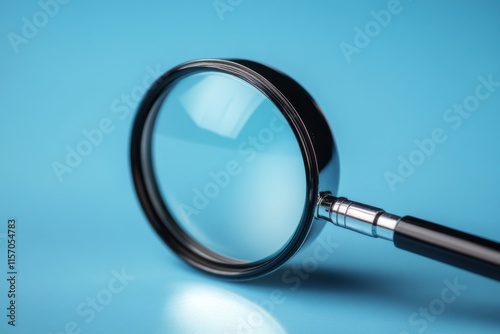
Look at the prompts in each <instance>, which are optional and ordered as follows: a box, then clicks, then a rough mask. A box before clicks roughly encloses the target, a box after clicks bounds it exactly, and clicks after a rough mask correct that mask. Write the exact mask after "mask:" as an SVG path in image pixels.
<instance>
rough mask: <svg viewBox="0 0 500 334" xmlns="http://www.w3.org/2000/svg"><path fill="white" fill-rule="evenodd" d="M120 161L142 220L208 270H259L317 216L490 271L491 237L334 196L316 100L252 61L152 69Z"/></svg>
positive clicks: (496, 263)
mask: <svg viewBox="0 0 500 334" xmlns="http://www.w3.org/2000/svg"><path fill="white" fill-rule="evenodd" d="M131 166H132V174H133V179H134V184H135V188H136V191H137V195H138V198H139V201H140V203H141V205H142V208H143V210H144V212H145V214H146V216H147V217H148V219H149V221H150V223H151V225H152V226H153V228H154V229H155V230H156V232H157V233H158V234H159V235H160V236H161V238H162V239H163V240H164V241H165V242H166V243H167V245H168V246H169V247H170V248H171V249H172V250H173V251H175V252H176V253H177V254H178V255H179V256H181V257H182V258H183V259H184V260H186V261H187V262H188V263H190V264H191V265H193V266H195V267H196V268H199V269H202V270H204V271H206V272H209V273H211V274H215V275H218V276H223V277H227V278H232V279H250V278H255V277H259V276H262V275H265V274H268V273H270V272H272V271H274V270H276V269H277V268H279V267H280V266H281V265H283V264H284V263H285V262H286V261H287V260H288V259H290V257H292V256H293V255H294V254H295V253H296V252H297V251H298V250H299V249H300V248H301V247H302V246H303V245H304V244H305V243H309V242H311V241H312V240H313V239H314V237H315V236H317V235H318V234H319V232H320V231H321V229H322V228H323V227H324V225H326V224H327V223H328V222H329V223H332V224H334V225H336V226H339V227H343V228H346V229H349V230H352V231H355V232H359V233H362V234H365V235H367V236H370V237H374V238H381V239H385V240H387V241H390V242H393V243H394V245H395V246H396V247H397V248H401V249H404V250H407V251H410V252H413V253H418V254H420V255H423V256H426V257H429V258H432V259H435V260H438V261H441V262H444V263H447V264H450V265H454V266H457V267H460V268H462V269H465V270H469V271H471V272H475V273H477V274H480V275H483V276H486V277H489V278H492V279H495V280H500V244H499V243H496V242H494V241H491V240H487V239H483V238H480V237H477V236H473V235H470V234H467V233H464V232H460V231H457V230H454V229H451V228H447V227H444V226H441V225H437V224H434V223H431V222H428V221H425V220H422V219H418V218H414V217H409V216H405V217H400V216H397V215H393V214H390V213H387V212H385V211H384V210H382V209H379V208H376V207H373V206H369V205H366V204H362V203H357V202H354V201H351V200H348V199H347V198H344V197H340V196H337V195H336V192H337V187H338V181H339V164H338V155H337V151H336V148H335V144H334V139H333V136H332V134H331V131H330V128H329V126H328V124H327V121H326V119H325V118H324V116H323V114H322V112H321V110H320V109H319V107H318V106H317V105H316V103H315V102H314V100H313V99H312V98H311V96H310V95H309V94H308V93H307V92H306V91H305V90H304V89H303V88H302V87H301V86H300V85H299V84H298V83H296V82H295V81H294V80H293V79H291V78H290V77H288V76H286V75H285V74H283V73H281V72H279V71H276V70H274V69H272V68H270V67H268V66H265V65H262V64H260V63H256V62H253V61H248V60H240V59H232V60H222V59H203V60H196V61H191V62H187V63H184V64H181V65H179V66H177V67H175V68H173V69H172V70H170V71H168V72H167V73H166V74H164V75H163V76H162V77H161V78H159V79H158V80H157V81H156V83H154V85H153V86H152V87H151V88H150V89H149V91H148V92H147V93H146V95H145V97H144V99H143V101H142V103H141V104H140V106H139V110H138V113H137V115H136V118H135V122H134V126H133V131H132V141H131Z"/></svg>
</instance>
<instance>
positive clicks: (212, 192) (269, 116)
mask: <svg viewBox="0 0 500 334" xmlns="http://www.w3.org/2000/svg"><path fill="white" fill-rule="evenodd" d="M159 101H161V106H160V107H159V111H158V114H157V118H156V122H155V125H154V130H153V133H152V138H151V144H152V151H151V154H152V166H153V173H154V177H155V179H156V183H157V186H158V189H159V191H160V194H161V197H162V199H163V201H164V203H165V206H166V208H167V209H168V211H169V212H170V214H171V215H172V217H173V218H174V220H175V221H176V222H177V225H178V227H179V228H180V229H181V230H182V231H183V232H184V233H185V234H186V235H187V236H188V237H189V238H191V239H192V240H193V241H194V242H196V243H198V244H199V245H202V246H203V247H205V248H206V249H208V250H210V251H212V252H214V253H216V254H218V255H220V256H222V257H225V258H230V259H233V260H236V261H240V262H243V263H251V262H257V261H262V260H264V259H267V258H269V257H271V256H273V255H274V254H276V253H277V252H279V251H280V250H281V249H283V247H285V246H286V245H287V244H288V242H289V241H290V239H291V238H292V236H293V235H294V233H295V232H296V230H297V228H298V226H299V224H300V220H301V217H302V213H303V211H304V208H305V205H306V193H307V191H306V171H305V166H304V159H303V156H302V153H301V149H300V146H299V144H298V142H297V139H296V137H295V134H294V132H293V130H292V128H291V127H290V126H289V125H288V123H287V121H286V119H285V117H284V116H283V114H282V112H281V111H280V110H279V109H278V108H277V107H276V105H274V104H273V102H272V101H271V100H270V99H269V98H268V97H266V96H265V95H264V94H263V93H262V92H260V91H259V90H258V89H257V88H255V87H254V86H252V85H250V84H249V83H247V82H245V81H243V80H241V79H239V78H238V77H236V76H234V75H230V74H226V73H223V72H219V71H215V70H199V71H196V72H191V73H189V74H187V75H184V76H182V77H180V78H179V79H177V81H175V82H174V83H173V84H171V85H170V86H169V88H168V89H167V90H166V91H165V92H164V93H163V96H162V97H161V98H160V100H159Z"/></svg>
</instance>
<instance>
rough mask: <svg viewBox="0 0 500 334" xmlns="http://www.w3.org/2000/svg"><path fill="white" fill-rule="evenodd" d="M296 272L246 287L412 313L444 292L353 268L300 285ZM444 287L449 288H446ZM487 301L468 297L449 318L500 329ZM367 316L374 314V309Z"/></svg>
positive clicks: (413, 279)
mask: <svg viewBox="0 0 500 334" xmlns="http://www.w3.org/2000/svg"><path fill="white" fill-rule="evenodd" d="M295 269H296V267H295V268H294V266H293V265H292V264H289V265H284V266H283V267H281V268H280V269H278V270H276V271H275V272H274V273H272V274H270V275H268V276H266V277H263V278H261V279H258V280H255V281H251V282H246V283H245V284H250V285H253V286H255V287H263V288H266V289H267V288H276V289H280V290H283V291H285V292H286V293H287V294H288V295H291V294H294V293H297V294H298V293H301V292H300V291H302V292H306V293H314V292H317V293H319V295H320V296H321V300H322V301H324V300H325V297H326V296H328V298H330V299H331V303H335V296H342V297H345V296H346V295H348V296H347V297H348V298H352V299H357V300H361V301H363V300H364V301H366V302H369V304H370V305H371V303H372V302H374V303H380V305H385V304H392V305H395V307H398V308H405V309H408V310H411V312H414V311H416V310H418V308H419V307H420V306H427V305H428V304H429V302H430V301H431V300H432V298H436V297H439V293H440V292H441V291H434V290H432V291H429V286H430V285H431V284H433V283H435V282H430V281H429V280H426V281H422V280H421V277H417V276H410V275H398V274H397V273H394V272H391V273H384V274H382V273H375V272H372V271H369V270H360V269H353V268H346V269H341V268H335V269H332V268H322V267H319V268H318V269H317V270H316V271H314V272H313V273H310V274H308V276H307V278H305V277H306V276H303V277H304V279H302V280H301V281H300V283H299V277H298V276H295V278H296V280H295V281H293V282H292V280H291V279H290V277H291V275H290V273H292V272H293V271H294V270H295ZM451 281H453V280H451ZM443 287H445V285H444V284H443ZM471 292H472V291H471ZM499 292H500V291H496V292H493V291H492V294H493V295H498V293H499ZM483 297H484V295H478V296H477V297H475V296H474V295H473V294H472V293H471V294H468V296H467V297H466V298H467V302H465V301H464V302H461V303H456V304H455V305H453V307H450V308H447V309H446V313H447V316H448V317H451V318H466V319H471V320H474V321H479V322H485V323H490V324H493V325H500V317H499V316H498V315H499V314H500V304H499V303H492V302H491V299H488V300H484V298H483ZM362 304H363V303H359V304H358V305H362ZM360 307H361V306H360ZM359 311H360V310H359V309H358V312H359ZM367 312H373V309H372V307H371V306H370V309H369V310H367Z"/></svg>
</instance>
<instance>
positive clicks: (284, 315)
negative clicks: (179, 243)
mask: <svg viewBox="0 0 500 334" xmlns="http://www.w3.org/2000/svg"><path fill="white" fill-rule="evenodd" d="M42 3H43V0H42ZM224 3H226V5H227V3H231V4H233V5H227V6H230V7H223V5H221V4H220V2H217V4H218V6H219V7H218V8H219V12H217V10H216V9H215V7H214V4H213V1H211V0H207V1H175V2H174V1H171V2H160V1H156V2H154V1H141V2H139V1H137V2H128V1H127V2H123V1H122V2H114V3H112V2H105V3H103V2H99V1H71V2H69V3H67V4H61V5H59V8H58V10H57V11H56V8H55V7H54V6H53V7H50V8H49V9H46V10H48V11H50V12H51V14H52V15H50V16H49V15H43V14H40V11H42V10H43V9H42V8H41V6H40V4H39V3H37V2H36V1H24V2H22V3H18V2H13V1H10V2H7V1H3V2H2V3H1V11H0V17H1V19H0V27H1V34H2V35H3V36H4V37H3V38H2V40H1V41H2V42H1V45H2V47H1V49H2V53H1V57H2V58H1V59H2V61H1V62H0V73H1V74H2V76H1V79H0V80H1V94H2V95H1V96H2V98H1V99H0V110H1V116H0V117H1V118H0V134H1V141H0V152H1V153H2V160H1V171H2V173H1V175H2V176H1V181H0V208H1V210H0V222H1V225H0V241H1V243H0V248H1V251H0V254H2V255H1V256H0V268H1V272H0V277H1V279H0V310H2V311H1V312H2V314H0V319H2V320H1V321H0V331H1V332H2V333H54V334H55V333H61V332H63V333H78V332H81V333H111V332H113V333H114V332H121V333H191V332H200V333H235V332H240V333H258V332H275V333H303V332H306V331H308V332H310V333H357V332H359V333H401V332H408V333H424V332H426V333H447V332H450V333H478V332H481V333H498V332H499V329H500V316H499V314H500V304H499V298H498V296H499V295H500V286H499V284H498V283H496V282H493V281H491V280H488V279H484V278H481V277H478V276H475V275H473V274H469V273H466V272H464V271H461V270H458V269H454V268H452V267H449V266H446V265H442V264H439V263H436V262H433V261H430V260H427V259H425V258H421V257H418V256H416V255H413V254H409V253H406V252H403V251H400V250H397V249H395V248H394V247H393V246H392V245H391V244H390V243H388V242H384V241H382V240H375V239H369V238H366V237H363V236H361V235H356V234H355V233H351V232H347V231H342V230H340V229H338V228H334V227H329V228H326V229H325V230H324V231H323V234H322V235H320V237H319V238H320V242H318V243H317V244H316V245H314V246H312V247H311V248H309V249H306V250H304V251H303V252H302V253H301V254H300V255H299V256H297V257H296V258H295V259H294V260H293V261H292V262H291V263H290V264H288V265H287V266H285V267H284V268H282V269H281V270H280V271H278V272H276V273H274V274H272V275H271V276H269V277H266V278H264V279H261V280H257V281H252V282H247V283H238V284H235V283H229V282H225V281H221V280H217V279H214V278H212V277H208V276H206V275H204V274H201V273H199V272H197V271H194V270H193V269H191V268H190V267H188V266H187V265H185V264H184V263H182V262H181V261H180V260H179V259H178V258H177V257H176V256H175V255H174V254H172V252H171V251H170V250H168V249H167V248H166V247H165V246H164V245H163V244H162V242H161V241H160V240H159V239H158V237H157V236H156V235H155V233H154V232H153V231H152V229H151V228H150V227H149V226H148V223H147V221H146V219H145V216H144V215H143V213H142V211H141V209H140V207H139V203H138V201H137V199H136V196H135V194H134V189H133V186H132V182H131V175H130V169H129V165H128V145H129V137H130V128H131V123H132V119H133V114H134V112H135V108H136V105H137V102H138V101H139V99H140V97H141V96H142V94H143V92H144V87H147V86H148V85H149V84H150V83H151V80H152V78H156V77H158V76H159V75H160V74H161V73H162V72H164V71H166V70H167V69H169V68H171V67H172V66H174V65H177V64H178V63H180V62H183V61H186V60H190V59H195V58H206V57H241V58H248V59H251V60H255V61H260V62H263V63H266V64H269V65H271V66H274V67H276V68H278V69H280V70H282V71H284V72H285V73H287V74H289V75H290V76H292V77H293V78H295V79H296V80H297V81H298V82H300V83H301V84H302V85H303V86H304V87H305V88H306V89H307V90H309V91H310V92H311V94H312V95H313V96H314V98H315V99H316V100H317V102H318V103H319V104H320V106H321V107H322V108H323V110H324V111H325V114H326V115H327V118H328V121H329V123H330V124H331V127H332V130H333V132H334V134H335V137H336V140H337V145H338V148H339V153H340V165H341V180H340V191H339V193H340V194H342V195H343V196H347V197H350V198H351V199H353V200H357V201H363V202H367V203H370V204H372V205H376V206H380V207H383V208H385V209H387V210H390V211H392V212H394V213H398V214H412V215H415V216H418V217H421V218H425V219H429V220H433V221H437V222H440V223H442V224H445V225H447V226H450V227H454V228H458V229H462V230H465V231H468V232H472V233H475V234H478V235H482V236H486V237H489V238H491V239H494V240H500V221H499V218H498V215H497V211H498V208H497V206H498V198H499V197H498V192H497V191H498V189H499V188H500V175H499V172H498V171H499V170H500V150H499V142H500V132H499V131H498V125H499V124H500V86H498V84H497V85H496V86H495V85H491V84H490V85H487V86H485V85H484V84H483V83H482V82H483V81H488V78H489V77H490V78H491V80H493V81H494V82H498V81H500V63H499V60H500V43H499V36H500V20H498V17H499V14H500V13H499V12H500V5H499V4H498V2H496V1H469V2H455V1H439V2H435V1H429V0H427V1H425V0H419V1H416V0H415V1H409V0H401V2H400V4H399V6H394V5H393V4H392V3H388V2H387V1H364V2H356V3H348V2H338V1H317V2H310V1H273V2H269V1H262V0H261V1H256V0H255V1H241V2H240V1H237V0H232V1H230V0H227V2H225V1H224ZM221 8H225V10H226V11H224V12H222V10H223V9H221ZM380 10H386V12H382V14H380ZM389 10H391V11H392V14H391V18H390V20H389V18H388V15H385V16H384V14H387V13H391V12H390V11H389ZM371 11H375V14H373V13H371ZM376 13H379V14H376ZM219 14H220V15H219ZM374 17H378V20H379V21H380V22H382V23H383V25H384V26H382V25H381V24H374V23H370V22H372V21H373V22H375V21H374V20H375V18H374ZM33 20H35V21H36V23H37V24H38V25H39V26H40V27H39V28H36V27H31V30H30V27H29V23H26V22H33ZM24 26H26V27H24ZM23 27H24V28H23ZM377 27H378V28H377ZM365 28H368V30H369V31H368V32H369V34H370V35H371V36H372V37H369V36H365V37H364V39H363V36H362V35H361V34H360V33H359V32H357V31H359V30H358V29H363V30H364V29H365ZM370 29H371V30H370ZM14 34H17V37H16V36H15V35H14ZM23 34H24V37H23ZM23 38H24V39H23ZM368 38H369V40H368ZM342 43H345V44H342ZM347 44H349V45H350V46H348V45H347ZM354 48H355V49H354ZM16 51H17V52H16ZM481 85H482V87H480V88H479V89H478V90H476V88H477V87H478V86H481ZM488 89H489V90H488ZM476 102H477V103H478V105H475V103H476ZM463 103H465V104H468V108H469V109H471V110H474V111H472V112H471V113H470V114H468V113H466V112H462V114H463V115H466V116H460V114H459V113H457V112H456V111H453V108H454V104H463ZM449 108H452V110H451V111H448V109H449ZM96 128H99V133H101V135H99V134H98V132H96V131H94V132H93V131H92V130H93V129H96ZM435 129H438V130H437V132H436V131H435ZM439 129H440V130H439ZM433 132H434V139H433V141H434V144H429V141H424V139H427V138H432V136H433ZM84 133H86V134H87V136H91V137H92V134H94V137H92V138H93V140H94V144H92V145H91V146H89V145H87V144H85V142H83V144H81V143H82V141H83V140H85V138H86V137H85V134H84ZM415 141H420V145H423V144H422V142H423V143H426V144H427V146H426V147H427V148H426V149H424V150H426V152H427V153H425V152H424V153H415V152H416V151H417V150H419V148H418V145H417V144H416V142H415ZM77 149H80V150H81V151H83V152H84V153H87V156H84V157H80V159H79V158H78V157H76V156H75V155H74V153H68V152H72V150H77ZM420 151H422V152H423V150H422V149H420ZM400 156H402V158H400ZM66 159H69V160H68V161H66ZM401 159H406V160H410V159H412V161H413V162H415V163H416V164H418V166H416V167H413V168H411V167H408V166H406V169H404V167H400V169H401V172H402V173H401V174H402V175H399V178H394V175H395V174H396V173H398V171H397V169H398V165H399V164H406V163H401V162H400V161H402V160H401ZM63 164H64V165H66V167H63V166H62V165H63ZM54 168H57V171H58V172H56V171H55V170H54ZM388 172H389V173H393V174H394V175H392V176H391V178H392V185H393V186H392V188H391V186H390V184H391V183H390V182H388V181H387V177H388V176H387V175H389V174H388ZM395 180H397V181H395ZM9 218H15V219H16V221H17V228H16V233H17V234H16V237H17V244H16V245H17V248H16V251H17V258H16V270H17V272H18V274H17V282H16V283H17V285H16V292H17V296H16V297H17V299H16V305H17V309H16V310H17V318H16V327H15V328H14V327H12V326H9V325H7V320H8V318H7V317H6V316H5V315H6V313H7V310H6V308H7V307H8V302H9V300H8V297H7V291H8V289H9V287H8V286H7V281H6V278H7V274H6V273H7V268H6V262H7V259H6V254H7V250H6V247H7V246H6V245H7V239H8V238H7V237H6V233H7V220H8V219H9ZM314 247H322V249H321V250H320V251H321V254H322V256H321V257H317V256H316V257H314V254H319V251H315V248H314ZM305 269H307V270H309V271H310V273H306V272H304V270H305ZM455 283H456V285H458V288H457V287H455V288H453V289H451V288H450V287H449V286H450V285H453V284H455ZM425 309H429V310H430V311H429V310H428V311H427V312H428V314H426V315H423V314H424V313H421V314H419V312H425Z"/></svg>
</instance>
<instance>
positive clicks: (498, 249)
mask: <svg viewBox="0 0 500 334" xmlns="http://www.w3.org/2000/svg"><path fill="white" fill-rule="evenodd" d="M394 245H395V246H396V247H398V248H401V249H404V250H407V251H410V252H413V253H416V254H420V255H423V256H426V257H428V258H431V259H435V260H438V261H441V262H444V263H448V264H451V265H453V266H456V267H459V268H462V269H465V270H468V271H471V272H475V273H477V274H480V275H483V276H486V277H489V278H492V279H495V280H497V281H500V244H499V243H497V242H494V241H491V240H487V239H483V238H479V237H476V236H474V235H470V234H467V233H464V232H460V231H457V230H454V229H451V228H448V227H444V226H441V225H438V224H434V223H431V222H428V221H425V220H422V219H418V218H414V217H409V216H406V217H403V218H402V219H401V220H400V221H399V222H398V224H397V225H396V228H395V230H394Z"/></svg>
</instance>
